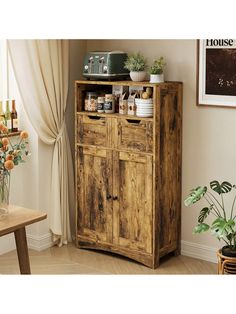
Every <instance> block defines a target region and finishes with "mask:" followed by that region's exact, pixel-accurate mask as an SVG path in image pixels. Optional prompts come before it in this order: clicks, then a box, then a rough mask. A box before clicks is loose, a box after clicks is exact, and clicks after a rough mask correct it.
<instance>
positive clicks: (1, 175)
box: [0, 123, 29, 204]
mask: <svg viewBox="0 0 236 314" xmlns="http://www.w3.org/2000/svg"><path fill="white" fill-rule="evenodd" d="M28 136H29V135H28V133H27V132H26V131H22V132H21V133H20V135H19V140H18V142H17V143H14V144H13V143H12V142H11V140H10V138H9V137H8V129H7V127H6V126H5V125H4V124H3V123H0V204H2V203H8V201H9V187H10V171H11V170H12V169H13V168H14V167H15V166H17V165H19V163H23V162H25V160H24V156H27V155H29V150H28V140H27V139H28Z"/></svg>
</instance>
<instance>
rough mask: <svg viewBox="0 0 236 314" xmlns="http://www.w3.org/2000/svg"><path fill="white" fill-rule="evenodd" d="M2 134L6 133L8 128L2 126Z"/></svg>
mask: <svg viewBox="0 0 236 314" xmlns="http://www.w3.org/2000/svg"><path fill="white" fill-rule="evenodd" d="M2 133H8V128H7V127H6V126H5V125H3V126H2Z"/></svg>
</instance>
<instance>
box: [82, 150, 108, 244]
mask: <svg viewBox="0 0 236 314" xmlns="http://www.w3.org/2000/svg"><path fill="white" fill-rule="evenodd" d="M111 163H112V152H111V151H109V150H106V149H99V148H96V147H79V148H78V171H77V173H78V178H77V183H78V184H77V185H78V186H77V195H78V216H77V217H78V221H77V224H78V231H79V235H80V236H85V237H88V238H89V239H92V240H94V241H101V242H111V241H112V197H111V196H112V167H111Z"/></svg>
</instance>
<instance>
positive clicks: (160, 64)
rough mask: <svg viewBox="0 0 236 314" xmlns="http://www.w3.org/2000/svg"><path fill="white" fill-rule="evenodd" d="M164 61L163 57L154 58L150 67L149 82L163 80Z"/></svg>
mask: <svg viewBox="0 0 236 314" xmlns="http://www.w3.org/2000/svg"><path fill="white" fill-rule="evenodd" d="M165 66H166V62H165V61H164V58H163V57H160V58H159V59H156V60H154V62H153V65H152V66H151V68H150V83H161V82H164V73H163V70H164V67H165Z"/></svg>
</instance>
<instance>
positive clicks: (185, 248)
mask: <svg viewBox="0 0 236 314" xmlns="http://www.w3.org/2000/svg"><path fill="white" fill-rule="evenodd" d="M217 250H218V249H217V248H214V247H210V246H206V245H200V244H196V243H192V242H187V241H181V255H185V256H190V257H194V258H199V259H202V260H205V261H208V262H213V263H217V257H216V252H217Z"/></svg>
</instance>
